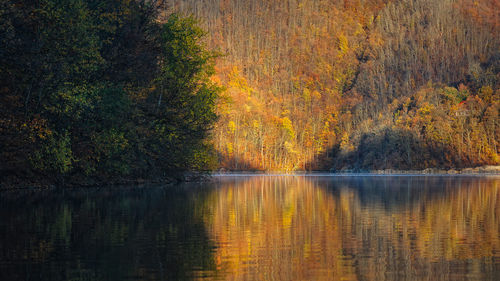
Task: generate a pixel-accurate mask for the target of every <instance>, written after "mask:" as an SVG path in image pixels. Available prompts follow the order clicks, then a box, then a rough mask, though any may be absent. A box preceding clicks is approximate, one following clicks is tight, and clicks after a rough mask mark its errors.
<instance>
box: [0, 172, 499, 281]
mask: <svg viewBox="0 0 500 281" xmlns="http://www.w3.org/2000/svg"><path fill="white" fill-rule="evenodd" d="M499 183H500V178H499V177H479V176H359V175H356V176H334V177H329V176H277V175H274V176H265V175H261V176H243V175H237V176H216V177H214V179H213V180H212V181H211V182H208V183H195V184H183V185H178V186H148V187H135V188H109V187H103V188H95V189H70V190H63V189H57V190H46V191H40V190H36V191H28V190H25V191H4V192H1V193H0V218H1V220H0V279H1V280H125V279H128V280H190V279H208V280H213V279H221V280H224V279H230V280H499V279H500V238H499V237H500V233H499V232H500V230H499V228H500V193H499V188H498V185H499Z"/></svg>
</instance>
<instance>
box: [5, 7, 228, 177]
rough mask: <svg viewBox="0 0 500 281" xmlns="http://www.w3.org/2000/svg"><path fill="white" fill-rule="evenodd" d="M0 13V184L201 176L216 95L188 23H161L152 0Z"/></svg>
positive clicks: (205, 56)
mask: <svg viewBox="0 0 500 281" xmlns="http://www.w3.org/2000/svg"><path fill="white" fill-rule="evenodd" d="M0 14H1V15H2V17H1V19H0V33H1V34H2V36H0V94H1V95H0V112H1V113H0V155H1V159H2V160H3V161H2V163H1V164H0V173H2V175H4V176H6V175H16V174H17V176H19V177H27V176H28V178H32V179H36V178H38V177H43V178H44V179H47V180H48V181H59V182H61V181H63V180H71V181H79V180H84V179H88V178H92V179H97V180H116V179H124V178H129V179H137V178H148V179H149V178H161V177H163V176H165V175H168V174H169V173H172V172H174V171H175V172H177V171H185V170H188V169H193V168H197V169H209V168H210V167H207V166H205V165H206V164H208V163H212V162H213V160H210V157H213V155H214V154H213V152H211V145H210V143H208V142H207V136H208V132H209V131H210V128H211V127H212V126H213V123H214V122H215V120H216V115H215V111H214V109H215V100H216V98H217V96H218V93H219V91H220V89H219V88H218V87H217V86H215V84H214V83H212V82H211V80H210V79H209V78H210V76H211V75H212V74H213V69H214V59H215V57H216V54H215V53H214V52H212V51H209V50H208V49H207V48H206V46H205V44H204V43H203V36H204V35H205V33H204V31H203V30H202V29H201V28H200V27H199V26H198V24H197V22H196V21H195V20H194V19H193V18H181V17H179V16H177V15H171V16H170V17H169V18H168V19H166V21H165V22H164V23H160V22H158V20H157V12H156V6H155V5H154V2H151V1H104V2H103V1H83V0H74V1H73V0H63V1H53V0H42V1H16V0H8V1H7V0H6V1H2V2H1V4H0ZM202 163H203V164H202Z"/></svg>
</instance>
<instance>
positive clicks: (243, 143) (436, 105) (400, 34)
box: [161, 0, 500, 170]
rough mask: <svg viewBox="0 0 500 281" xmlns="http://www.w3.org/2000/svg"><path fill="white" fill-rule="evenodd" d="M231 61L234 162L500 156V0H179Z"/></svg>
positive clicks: (224, 142) (417, 163) (351, 164)
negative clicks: (499, 141)
mask: <svg viewBox="0 0 500 281" xmlns="http://www.w3.org/2000/svg"><path fill="white" fill-rule="evenodd" d="M161 10H162V11H163V12H164V14H169V13H171V12H173V11H178V12H181V13H186V14H194V15H195V16H196V17H198V18H200V19H201V20H202V22H203V23H204V26H205V27H206V28H207V30H208V32H209V41H208V43H209V45H210V46H212V47H215V48H218V49H219V50H220V51H221V52H222V53H223V54H225V56H224V57H223V58H221V59H220V60H219V61H218V63H217V75H216V76H215V77H214V78H213V79H214V81H216V82H218V83H220V84H221V85H223V86H224V87H225V88H226V91H225V92H224V94H223V96H222V98H221V99H219V103H218V114H219V115H220V118H219V121H218V124H217V126H216V128H215V131H214V132H213V136H212V139H213V142H214V145H215V147H216V149H217V151H218V152H219V159H220V165H221V167H224V168H227V169H262V170H303V169H330V168H334V169H342V168H354V169H356V168H359V169H361V168H363V169H379V168H397V169H411V168H428V167H466V166H477V165H484V164H499V161H500V160H499V156H498V140H499V139H500V131H499V124H498V122H499V118H498V112H499V96H500V92H499V73H500V61H499V60H500V43H499V42H500V36H499V34H500V24H499V18H500V15H499V11H500V1H498V0H481V1H471V0H395V1H385V0H349V1H348V0H339V1H322V0H303V1H300V0H286V1H268V0H255V1H244V0H207V1H195V0H173V1H167V2H165V3H164V5H163V6H162V7H161Z"/></svg>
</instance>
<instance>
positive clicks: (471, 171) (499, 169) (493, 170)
mask: <svg viewBox="0 0 500 281" xmlns="http://www.w3.org/2000/svg"><path fill="white" fill-rule="evenodd" d="M238 174H240V175H332V176H334V175H409V176H410V175H500V166H493V165H488V166H480V167H474V168H461V169H440V168H427V169H424V170H397V169H384V170H362V169H341V170H333V169H332V170H312V171H290V172H284V171H260V170H257V171H255V170H254V171H245V170H222V171H221V170H219V171H215V172H213V173H211V174H210V175H212V176H214V175H216V176H224V175H227V176H230V175H238Z"/></svg>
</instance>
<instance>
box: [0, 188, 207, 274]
mask: <svg viewBox="0 0 500 281" xmlns="http://www.w3.org/2000/svg"><path fill="white" fill-rule="evenodd" d="M204 194H205V192H204V191H203V190H200V189H198V188H196V187H193V188H190V189H186V188H184V187H171V188H168V189H165V188H161V187H148V188H125V189H117V188H102V189H88V190H74V189H72V190H51V191H31V192H30V191H21V192H20V191H12V192H11V191H7V192H5V191H4V192H1V193H0V218H1V220H0V280H127V279H129V280H130V279H132V280H187V279H193V278H196V277H199V276H210V275H208V274H209V273H210V272H213V273H215V272H216V271H215V270H214V269H215V263H214V260H213V257H212V255H211V253H212V250H213V247H214V245H213V243H212V242H211V241H210V240H209V239H208V237H207V235H206V231H205V228H204V225H203V221H202V220H201V216H200V214H201V213H204V211H203V205H198V204H196V202H198V201H203V200H202V199H201V198H202V197H203V196H204ZM212 276H213V275H212Z"/></svg>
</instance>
